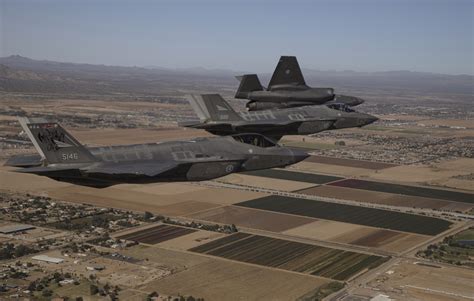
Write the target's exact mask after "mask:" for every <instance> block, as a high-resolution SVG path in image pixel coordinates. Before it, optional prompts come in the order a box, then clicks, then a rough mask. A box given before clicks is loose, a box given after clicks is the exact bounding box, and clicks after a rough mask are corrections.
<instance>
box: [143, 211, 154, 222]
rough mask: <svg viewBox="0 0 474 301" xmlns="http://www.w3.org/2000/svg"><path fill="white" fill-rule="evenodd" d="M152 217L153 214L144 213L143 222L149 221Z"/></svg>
mask: <svg viewBox="0 0 474 301" xmlns="http://www.w3.org/2000/svg"><path fill="white" fill-rule="evenodd" d="M152 217H153V213H151V212H149V211H145V215H144V216H143V218H144V219H145V220H149V219H151V218H152Z"/></svg>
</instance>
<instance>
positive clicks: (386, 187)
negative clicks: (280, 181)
mask: <svg viewBox="0 0 474 301" xmlns="http://www.w3.org/2000/svg"><path fill="white" fill-rule="evenodd" d="M329 185H333V186H341V187H349V188H356V189H364V190H371V191H379V192H388V193H395V194H404V195H410V196H417V197H427V198H435V199H441V200H447V201H455V202H461V203H474V194H471V193H463V192H457V191H450V190H443V189H433V188H427V187H417V186H409V185H400V184H391V183H382V182H373V181H364V180H357V179H346V180H342V181H338V182H334V183H331V184H329Z"/></svg>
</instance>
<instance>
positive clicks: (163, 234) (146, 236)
mask: <svg viewBox="0 0 474 301" xmlns="http://www.w3.org/2000/svg"><path fill="white" fill-rule="evenodd" d="M193 232H196V230H193V229H188V228H182V227H175V226H169V225H158V226H156V227H151V228H146V229H143V230H138V231H136V232H132V233H128V234H125V235H122V236H118V237H117V238H118V239H126V240H131V241H137V242H139V243H144V244H157V243H160V242H162V241H167V240H170V239H173V238H175V237H179V236H183V235H186V234H189V233H193Z"/></svg>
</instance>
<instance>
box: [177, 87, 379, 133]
mask: <svg viewBox="0 0 474 301" xmlns="http://www.w3.org/2000/svg"><path fill="white" fill-rule="evenodd" d="M188 101H189V103H190V104H191V106H192V107H193V109H194V111H195V112H196V114H197V115H198V117H199V121H187V122H180V123H179V125H180V126H185V127H191V128H197V129H204V130H206V131H208V132H210V133H212V134H215V135H231V134H236V133H246V132H252V133H260V134H262V135H265V136H268V137H271V138H273V139H275V140H279V139H280V138H281V137H282V136H284V135H309V134H315V133H318V132H321V131H326V130H331V129H343V128H351V127H362V126H364V125H367V124H370V123H372V122H374V121H376V120H378V119H377V117H375V116H372V115H369V114H364V113H359V112H356V111H354V110H352V109H351V108H349V107H347V106H343V105H332V108H331V107H329V106H316V105H313V106H302V107H294V108H286V109H276V110H263V111H248V112H247V111H246V112H239V113H238V112H236V111H234V109H232V107H231V106H230V104H229V103H228V102H226V101H225V100H224V99H223V98H222V96H220V95H219V94H204V95H191V96H190V97H188Z"/></svg>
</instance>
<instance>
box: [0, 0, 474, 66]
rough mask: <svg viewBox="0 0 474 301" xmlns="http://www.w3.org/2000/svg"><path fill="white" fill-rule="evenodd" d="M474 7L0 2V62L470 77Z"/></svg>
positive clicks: (451, 3) (420, 2) (427, 1)
mask: <svg viewBox="0 0 474 301" xmlns="http://www.w3.org/2000/svg"><path fill="white" fill-rule="evenodd" d="M473 3H474V1H464V0H446V1H440V0H432V1H431V0H412V1H409V0H398V1H395V0H393V1H391V0H373V1H368V0H367V1H364V0H360V1H357V0H353V1H349V0H346V1H344V0H333V1H329V0H328V1H289V0H288V1H264V0H255V1H231V0H221V1H197V0H196V1H192V0H188V1H184V0H174V1H120V0H118V1H112V0H110V1H105V0H103V1H100V0H97V1H88V0H82V1H79V0H76V1H73V0H63V1H47V0H30V1H25V0H0V21H1V23H0V56H7V55H11V54H20V55H23V56H27V57H31V58H36V59H48V60H57V61H69V62H82V63H92V64H107V65H130V66H133V65H135V66H151V65H155V66H163V67H170V68H186V67H206V68H222V69H233V70H239V71H254V72H271V71H272V70H273V68H274V66H275V64H276V61H277V59H278V58H279V56H280V55H296V56H297V57H298V60H299V61H300V63H301V65H303V66H304V67H305V68H313V69H321V70H356V71H387V70H412V71H427V72H436V73H448V74H473V72H474V71H473V68H474V67H473V64H474V59H473V52H474V49H473V39H474V38H473V31H474V29H473V10H474V4H473Z"/></svg>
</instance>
